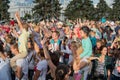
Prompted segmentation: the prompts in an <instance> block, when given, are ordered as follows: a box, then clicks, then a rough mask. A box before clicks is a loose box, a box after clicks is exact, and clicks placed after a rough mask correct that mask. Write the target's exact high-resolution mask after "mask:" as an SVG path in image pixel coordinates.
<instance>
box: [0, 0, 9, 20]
mask: <svg viewBox="0 0 120 80" xmlns="http://www.w3.org/2000/svg"><path fill="white" fill-rule="evenodd" d="M9 3H10V1H9V0H0V20H3V19H9V13H8V9H9V5H8V4H9Z"/></svg>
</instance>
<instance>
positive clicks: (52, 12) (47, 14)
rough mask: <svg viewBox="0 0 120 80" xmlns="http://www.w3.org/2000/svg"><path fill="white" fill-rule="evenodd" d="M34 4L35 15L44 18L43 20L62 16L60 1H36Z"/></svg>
mask: <svg viewBox="0 0 120 80" xmlns="http://www.w3.org/2000/svg"><path fill="white" fill-rule="evenodd" d="M34 3H36V5H35V7H34V8H33V12H34V15H37V16H38V17H43V19H46V18H52V17H59V16H60V11H61V7H60V6H61V5H60V3H59V0H35V1H34Z"/></svg>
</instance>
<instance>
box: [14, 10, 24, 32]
mask: <svg viewBox="0 0 120 80" xmlns="http://www.w3.org/2000/svg"><path fill="white" fill-rule="evenodd" d="M15 17H16V19H17V22H18V25H19V27H20V30H21V31H22V29H23V25H22V23H21V21H20V15H19V13H18V12H16V13H15Z"/></svg>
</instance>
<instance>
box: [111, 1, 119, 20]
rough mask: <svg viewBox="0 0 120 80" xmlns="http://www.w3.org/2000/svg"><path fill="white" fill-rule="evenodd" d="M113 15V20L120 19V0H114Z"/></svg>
mask: <svg viewBox="0 0 120 80" xmlns="http://www.w3.org/2000/svg"><path fill="white" fill-rule="evenodd" d="M111 16H112V18H113V20H120V0H114V3H113V10H112V14H111Z"/></svg>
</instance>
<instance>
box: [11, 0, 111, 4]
mask: <svg viewBox="0 0 120 80" xmlns="http://www.w3.org/2000/svg"><path fill="white" fill-rule="evenodd" d="M10 1H12V0H10ZM13 1H19V2H24V1H27V2H28V3H31V2H32V1H33V0H13ZM92 1H93V3H94V4H97V3H98V2H99V0H92ZM105 1H106V2H107V4H108V5H111V4H112V3H113V0H105Z"/></svg>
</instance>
